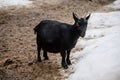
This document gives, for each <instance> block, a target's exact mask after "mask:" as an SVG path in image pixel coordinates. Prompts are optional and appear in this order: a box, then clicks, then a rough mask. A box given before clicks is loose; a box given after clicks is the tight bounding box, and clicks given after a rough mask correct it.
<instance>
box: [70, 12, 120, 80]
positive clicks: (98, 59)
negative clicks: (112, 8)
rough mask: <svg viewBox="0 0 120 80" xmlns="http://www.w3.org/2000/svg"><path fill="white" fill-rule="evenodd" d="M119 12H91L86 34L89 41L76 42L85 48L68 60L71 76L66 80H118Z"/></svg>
mask: <svg viewBox="0 0 120 80" xmlns="http://www.w3.org/2000/svg"><path fill="white" fill-rule="evenodd" d="M119 25H120V11H116V12H109V13H94V14H92V16H91V18H90V20H89V27H90V26H93V28H94V29H93V28H92V29H90V30H88V31H87V33H86V38H92V39H90V40H85V39H83V40H79V41H78V44H77V45H76V47H78V48H79V45H82V46H84V47H85V48H84V49H83V50H82V51H81V52H76V53H74V54H73V56H72V57H75V58H77V62H76V63H75V64H74V65H73V69H74V73H73V74H71V75H70V76H69V78H68V80H119V79H120V26H119Z"/></svg>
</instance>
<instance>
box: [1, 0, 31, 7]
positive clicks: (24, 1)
mask: <svg viewBox="0 0 120 80" xmlns="http://www.w3.org/2000/svg"><path fill="white" fill-rule="evenodd" d="M30 3H31V1H29V0H0V7H6V6H27V5H29V4H30Z"/></svg>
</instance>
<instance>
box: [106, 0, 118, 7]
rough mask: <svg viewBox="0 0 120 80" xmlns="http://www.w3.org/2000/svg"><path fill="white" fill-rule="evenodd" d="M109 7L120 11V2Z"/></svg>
mask: <svg viewBox="0 0 120 80" xmlns="http://www.w3.org/2000/svg"><path fill="white" fill-rule="evenodd" d="M107 7H110V8H114V9H120V0H116V1H115V2H114V3H112V4H111V5H108V6H107Z"/></svg>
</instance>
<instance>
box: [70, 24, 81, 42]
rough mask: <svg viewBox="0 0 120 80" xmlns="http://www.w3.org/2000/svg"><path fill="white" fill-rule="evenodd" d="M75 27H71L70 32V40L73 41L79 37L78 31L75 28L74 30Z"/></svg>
mask: <svg viewBox="0 0 120 80" xmlns="http://www.w3.org/2000/svg"><path fill="white" fill-rule="evenodd" d="M76 27H77V26H76V25H75V24H74V25H73V26H72V31H71V33H72V38H74V39H76V40H77V39H78V38H79V37H80V34H79V32H78V30H77V28H76Z"/></svg>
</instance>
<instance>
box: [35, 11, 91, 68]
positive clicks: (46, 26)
mask: <svg viewBox="0 0 120 80" xmlns="http://www.w3.org/2000/svg"><path fill="white" fill-rule="evenodd" d="M89 17H90V14H89V15H88V16H87V17H85V18H80V19H79V18H77V16H76V14H75V13H73V19H74V21H75V22H74V24H73V25H71V24H67V23H62V22H58V21H54V20H42V21H41V22H40V23H39V24H38V25H37V26H36V27H35V28H34V32H35V33H37V39H36V40H37V41H36V42H37V51H38V55H37V56H38V61H39V62H41V56H40V51H41V49H42V50H43V52H44V54H43V56H44V60H48V59H49V58H48V56H47V52H51V53H58V52H60V54H61V56H62V61H61V65H62V67H63V68H64V69H67V68H68V65H71V61H70V59H69V57H70V52H71V49H72V48H74V47H75V45H76V42H77V40H78V38H79V37H84V36H85V34H86V29H87V24H88V19H89Z"/></svg>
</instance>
